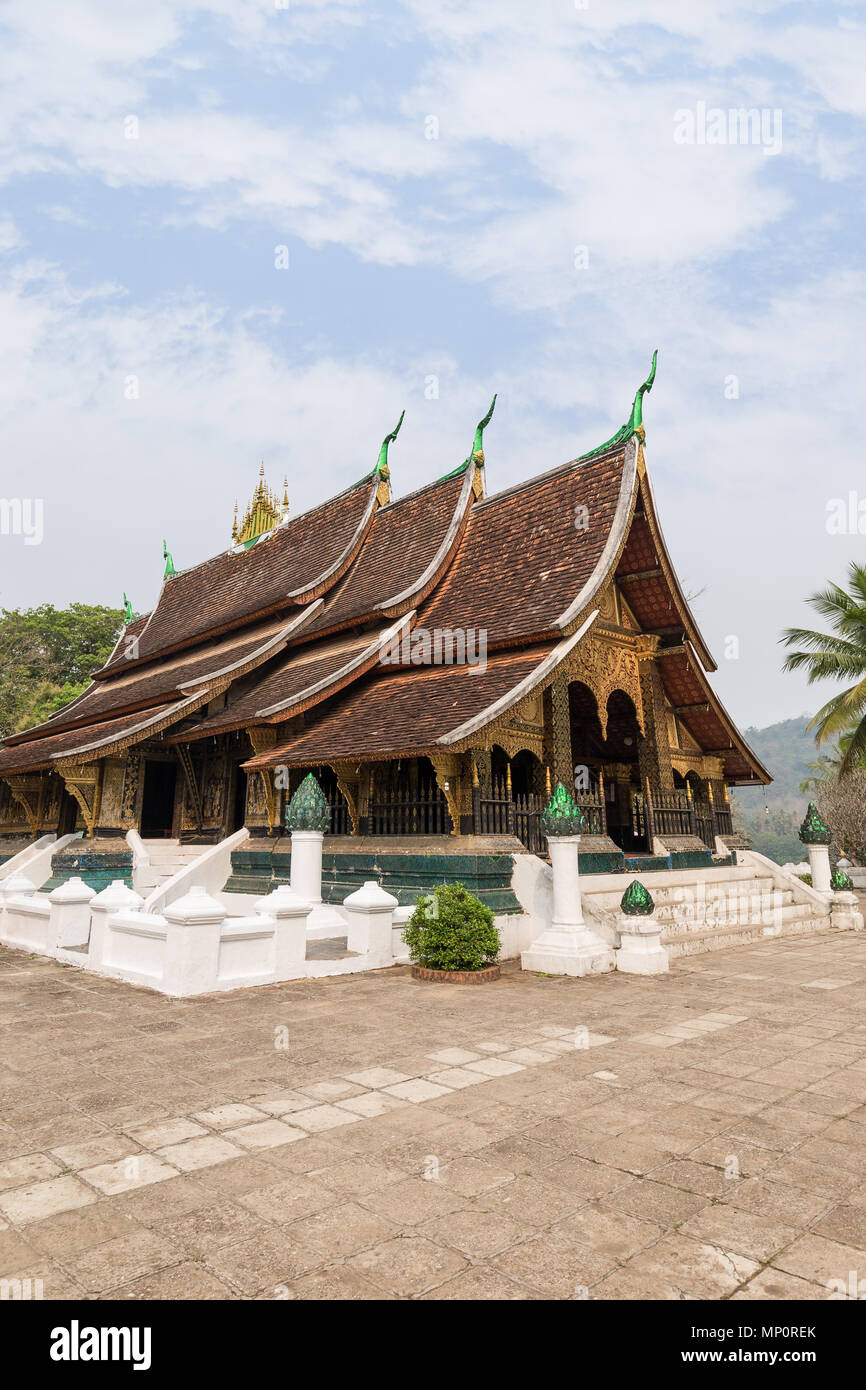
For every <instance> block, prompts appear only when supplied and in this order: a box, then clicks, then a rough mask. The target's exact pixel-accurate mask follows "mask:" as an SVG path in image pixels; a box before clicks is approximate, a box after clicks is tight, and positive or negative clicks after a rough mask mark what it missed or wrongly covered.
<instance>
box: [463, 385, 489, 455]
mask: <svg viewBox="0 0 866 1390" xmlns="http://www.w3.org/2000/svg"><path fill="white" fill-rule="evenodd" d="M495 408H496V396H494V397H493V400H492V401H491V402H490V409H489V410H488V412H487V414H486V415H485V417H484V419H483V420H479V421H478V424H477V425H476V427H475V438H474V440H473V441H472V452H471V454H470V455H469V458H468V459H467V460H466V462H467V463H475V464H477V465H478V467H479V468H483V467H484V431H485V430H486V428H487V426H488V425H489V424H490V421H491V419H492V418H493V411H494V409H495Z"/></svg>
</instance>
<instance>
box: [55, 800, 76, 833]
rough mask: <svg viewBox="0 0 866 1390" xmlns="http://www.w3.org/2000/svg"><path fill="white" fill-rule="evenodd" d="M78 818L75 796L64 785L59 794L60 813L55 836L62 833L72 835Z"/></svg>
mask: <svg viewBox="0 0 866 1390" xmlns="http://www.w3.org/2000/svg"><path fill="white" fill-rule="evenodd" d="M77 820H78V802H77V801H76V800H75V797H74V796H73V795H72V794H71V792H68V791H67V790H66V788H65V787H64V789H63V791H62V792H61V794H60V815H59V816H58V819H57V838H58V840H59V839H60V838H61V836H62V835H73V834H74V833H75V822H76V821H77Z"/></svg>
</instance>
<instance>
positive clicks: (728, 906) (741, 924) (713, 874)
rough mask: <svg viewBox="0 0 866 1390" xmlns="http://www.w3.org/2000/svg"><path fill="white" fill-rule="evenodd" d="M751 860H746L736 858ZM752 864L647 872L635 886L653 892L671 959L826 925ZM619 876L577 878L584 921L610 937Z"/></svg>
mask: <svg viewBox="0 0 866 1390" xmlns="http://www.w3.org/2000/svg"><path fill="white" fill-rule="evenodd" d="M743 858H744V859H745V858H751V855H748V854H747V855H743ZM766 862H767V865H768V867H766V868H765V867H764V864H762V863H757V862H750V863H743V864H738V865H737V866H736V867H735V868H732V867H725V868H717V869H709V870H705V871H703V872H701V873H696V872H695V871H691V872H684V871H680V872H677V871H671V872H670V873H651V874H646V875H644V876H642V877H641V882H642V883H643V884H644V885H645V887H646V888H648V889H649V891H650V892H651V893H652V896H653V899H654V901H655V905H656V915H657V917H658V920H659V921H660V922H662V923H664V932H663V935H662V943H663V945H664V946H666V947H667V949H668V952H669V954H670V956H671V959H674V958H675V957H677V956H684V955H692V954H695V953H697V952H700V951H717V950H721V949H722V948H724V947H725V946H736V945H741V944H742V943H744V942H747V941H758V940H761V939H762V938H765V937H773V936H792V935H795V934H797V933H802V932H815V931H820V930H822V929H824V928H828V927H829V926H830V916H829V912H828V911H827V908H826V905H825V904H824V903H822V902H818V901H816V897H815V895H813V894H812V892H811V890H808V889H807V888H806V885H804V884H797V883H796V882H792V881H791V880H790V879H789V878H787V877H786V876H785V875H783V874H782V873H781V871H779V872H775V871H774V868H772V867H769V862H768V861H766ZM630 877H631V876H628V877H626V876H625V875H621V874H617V875H612V874H610V875H609V874H604V875H601V874H599V875H586V876H585V877H583V878H582V879H581V885H582V889H583V903H584V912H585V914H586V917H587V921H588V923H589V924H590V925H592V926H593V927H595V928H596V929H597V930H599V931H602V932H603V935H604V936H605V937H609V936H610V934H611V932H612V931H613V930H614V929H615V926H614V924H615V922H616V918H617V915H618V913H619V905H620V899H621V897H622V893H623V890H624V887H625V886H626V885H627V883H628V881H629V878H630Z"/></svg>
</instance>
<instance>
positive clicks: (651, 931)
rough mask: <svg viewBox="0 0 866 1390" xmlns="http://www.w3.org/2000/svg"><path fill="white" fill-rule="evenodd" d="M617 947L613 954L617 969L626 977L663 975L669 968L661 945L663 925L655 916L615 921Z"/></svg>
mask: <svg viewBox="0 0 866 1390" xmlns="http://www.w3.org/2000/svg"><path fill="white" fill-rule="evenodd" d="M617 925H618V927H619V935H620V945H619V947H618V949H617V951H616V952H615V955H616V968H617V970H622V971H624V972H625V974H626V975H663V974H665V972H666V971H668V970H669V969H670V961H669V960H668V953H667V951H666V950H665V948H664V946H663V945H662V942H661V936H662V924H661V922H657V921H656V918H655V914H653V915H652V916H650V917H627V916H626V914H625V913H624V912H623V913H621V914H620V919H619V922H618V924H617Z"/></svg>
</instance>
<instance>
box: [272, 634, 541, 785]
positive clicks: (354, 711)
mask: <svg viewBox="0 0 866 1390" xmlns="http://www.w3.org/2000/svg"><path fill="white" fill-rule="evenodd" d="M553 646H554V644H553V643H547V644H543V645H538V646H535V647H531V648H527V649H525V650H523V651H519V652H500V653H498V654H497V655H496V656H494V657H491V658H489V659H488V662H487V666H486V669H482V668H481V667H480V666H478V667H472V666H413V667H409V668H404V667H382V668H381V671H380V672H378V673H377V674H376V675H375V677H367V678H366V679H365V680H363V681H362V682H359V683H357V684H355V685H353V686H352V687H350V689H349V690H348V691H345V692H344V693H343V694H342V695H338V696H337V698H336V699H335V700H334V702H333V704H332V705H331V706H330V708H329V709H328V710H327V711H324V712H322V713H321V714H319V715H318V716H317V718H316V722H315V725H314V726H313V728H311V729H307V730H303V731H302V732H300V733H298V734H297V735H296V736H295V737H294V738H292V739H290V740H288V741H287V742H285V743H282V744H280V745H279V746H278V747H277V748H275V749H272V750H271V752H269V753H268V754H266V755H264V756H263V757H260V758H253V759H251V760H250V761H249V762H248V763H247V764H245V766H247V767H265V766H273V765H274V764H275V763H289V764H294V765H301V766H315V765H316V764H318V763H323V762H332V761H334V760H338V759H351V758H359V759H360V758H363V759H370V758H387V757H396V756H397V755H398V754H410V753H419V752H424V751H426V750H429V749H430V748H431V747H432V745H433V744H435V743H436V740H437V739H439V738H441V737H442V736H443V735H445V734H448V733H450V732H451V731H452V730H453V729H456V728H457V727H458V726H459V725H461V724H463V723H464V722H465V721H466V720H468V719H472V718H475V717H476V716H478V715H479V714H481V713H482V711H484V710H486V709H487V708H488V706H490V705H492V704H493V703H494V702H495V701H496V700H499V699H501V698H502V697H503V696H504V695H507V694H508V693H509V692H510V691H511V690H513V689H514V688H515V686H517V685H519V684H520V682H521V681H523V680H525V679H526V678H527V677H528V676H530V675H532V673H533V672H534V671H535V670H536V669H537V668H538V666H540V664H541V662H542V661H543V660H544V658H545V657H546V656H547V655H548V654H549V653H550V651H551V650H552V649H553Z"/></svg>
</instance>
